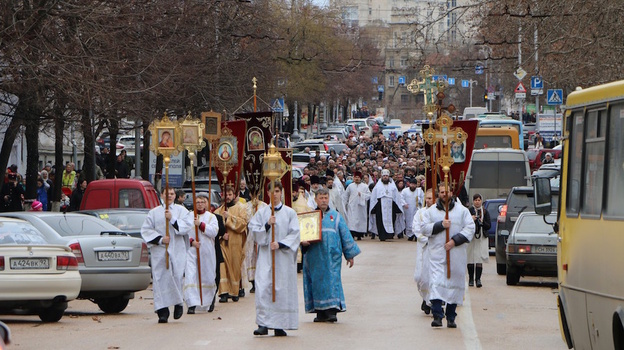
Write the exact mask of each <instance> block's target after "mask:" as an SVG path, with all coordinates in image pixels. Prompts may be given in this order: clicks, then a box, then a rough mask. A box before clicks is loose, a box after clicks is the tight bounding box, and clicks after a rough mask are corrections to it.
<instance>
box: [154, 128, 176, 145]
mask: <svg viewBox="0 0 624 350" xmlns="http://www.w3.org/2000/svg"><path fill="white" fill-rule="evenodd" d="M173 135H174V133H173V129H161V130H159V131H158V139H159V140H160V141H159V142H158V147H161V148H173V145H174V139H173Z"/></svg>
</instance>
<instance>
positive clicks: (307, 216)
mask: <svg viewBox="0 0 624 350" xmlns="http://www.w3.org/2000/svg"><path fill="white" fill-rule="evenodd" d="M297 218H298V219H299V232H300V233H299V235H300V237H301V241H302V242H310V243H312V242H320V241H322V240H323V236H322V231H321V230H322V226H321V211H320V210H315V211H310V212H307V213H301V214H297Z"/></svg>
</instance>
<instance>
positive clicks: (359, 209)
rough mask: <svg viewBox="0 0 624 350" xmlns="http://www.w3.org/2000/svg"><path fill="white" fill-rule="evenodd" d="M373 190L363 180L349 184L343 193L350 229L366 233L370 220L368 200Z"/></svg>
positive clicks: (346, 217)
mask: <svg viewBox="0 0 624 350" xmlns="http://www.w3.org/2000/svg"><path fill="white" fill-rule="evenodd" d="M370 195H371V192H370V190H369V189H368V186H367V185H365V184H364V183H363V182H360V184H359V185H358V184H356V183H355V182H354V183H352V184H350V185H349V186H347V189H346V190H345V191H344V192H343V194H342V202H343V203H344V204H345V206H346V209H345V210H346V212H345V215H344V217H345V219H346V222H347V226H348V227H349V230H350V231H352V232H353V231H355V232H361V233H366V231H367V226H368V221H367V220H366V217H367V211H366V201H367V200H368V199H369V198H370Z"/></svg>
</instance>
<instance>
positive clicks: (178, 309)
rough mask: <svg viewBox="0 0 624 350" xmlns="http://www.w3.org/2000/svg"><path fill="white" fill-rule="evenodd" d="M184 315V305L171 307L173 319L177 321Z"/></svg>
mask: <svg viewBox="0 0 624 350" xmlns="http://www.w3.org/2000/svg"><path fill="white" fill-rule="evenodd" d="M182 315H184V305H182V304H180V305H176V306H174V307H173V319H174V320H177V319H179V318H180V317H182Z"/></svg>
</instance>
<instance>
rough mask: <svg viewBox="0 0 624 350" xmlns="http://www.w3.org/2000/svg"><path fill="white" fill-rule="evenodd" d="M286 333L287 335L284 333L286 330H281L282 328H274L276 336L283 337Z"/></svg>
mask: <svg viewBox="0 0 624 350" xmlns="http://www.w3.org/2000/svg"><path fill="white" fill-rule="evenodd" d="M287 335H288V334H286V332H284V330H283V329H276V330H275V336H276V337H285V336H287Z"/></svg>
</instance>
